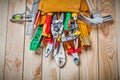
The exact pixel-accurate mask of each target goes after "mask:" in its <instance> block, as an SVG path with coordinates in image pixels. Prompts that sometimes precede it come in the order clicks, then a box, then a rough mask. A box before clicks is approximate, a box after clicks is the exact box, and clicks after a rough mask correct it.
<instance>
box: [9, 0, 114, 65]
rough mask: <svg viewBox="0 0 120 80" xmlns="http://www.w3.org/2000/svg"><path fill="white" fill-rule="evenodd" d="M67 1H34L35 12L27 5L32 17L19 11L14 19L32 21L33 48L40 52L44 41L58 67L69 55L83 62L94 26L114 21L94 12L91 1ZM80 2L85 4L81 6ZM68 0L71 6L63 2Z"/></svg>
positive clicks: (110, 17)
mask: <svg viewBox="0 0 120 80" xmlns="http://www.w3.org/2000/svg"><path fill="white" fill-rule="evenodd" d="M49 1H51V2H49ZM64 1H65V2H64ZM64 1H62V0H61V3H60V4H58V5H56V4H57V3H59V0H58V1H57V0H56V1H55V0H47V1H45V0H34V3H33V7H32V11H30V9H29V8H28V7H27V10H28V11H29V12H30V14H29V16H24V15H25V13H22V14H15V15H13V16H12V19H11V21H12V22H21V21H22V22H29V23H28V28H27V34H29V35H30V34H32V33H34V34H33V38H32V40H31V43H30V50H33V51H36V50H37V49H38V48H39V47H40V46H41V45H42V44H41V43H43V45H44V47H45V52H44V55H45V57H48V56H50V55H52V57H53V58H54V59H55V62H56V64H57V66H58V67H63V66H64V65H65V63H66V60H67V59H66V58H67V56H66V54H68V55H71V56H72V57H73V61H74V63H75V64H79V62H80V59H79V53H81V49H86V48H88V47H91V42H90V31H91V29H92V27H91V26H93V25H98V24H102V23H105V22H110V21H112V16H111V15H108V16H105V17H102V16H101V15H100V14H99V12H98V11H96V12H92V7H93V6H91V3H92V2H91V1H89V0H73V1H74V2H70V1H69V0H64ZM79 1H80V2H81V3H82V4H81V5H80V6H79ZM62 2H63V3H62ZM47 3H50V5H48V4H47ZM65 3H66V4H69V5H71V6H69V5H63V4H65ZM72 3H75V4H72ZM51 5H52V7H51ZM73 5H74V6H73ZM75 5H76V6H75ZM77 5H78V6H77ZM92 5H93V4H92ZM72 7H74V8H72ZM79 9H80V11H79ZM90 14H91V15H92V16H93V17H92V18H90ZM24 17H25V18H24ZM33 31H35V32H33Z"/></svg>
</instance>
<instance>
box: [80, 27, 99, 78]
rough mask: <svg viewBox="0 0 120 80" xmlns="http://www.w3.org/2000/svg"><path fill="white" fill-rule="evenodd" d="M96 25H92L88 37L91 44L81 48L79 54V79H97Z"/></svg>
mask: <svg viewBox="0 0 120 80" xmlns="http://www.w3.org/2000/svg"><path fill="white" fill-rule="evenodd" d="M97 35H98V33H97V27H93V29H92V31H91V33H90V38H91V43H92V46H91V48H88V49H87V50H82V53H81V55H80V61H81V63H80V80H98V44H97V43H98V37H97Z"/></svg>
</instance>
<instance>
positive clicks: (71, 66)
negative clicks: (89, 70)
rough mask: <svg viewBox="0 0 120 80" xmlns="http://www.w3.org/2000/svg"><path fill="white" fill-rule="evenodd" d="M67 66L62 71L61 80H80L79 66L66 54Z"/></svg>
mask: <svg viewBox="0 0 120 80" xmlns="http://www.w3.org/2000/svg"><path fill="white" fill-rule="evenodd" d="M66 58H67V59H66V60H67V61H66V64H65V66H64V68H61V69H60V80H79V65H76V64H75V63H74V59H73V57H72V56H71V55H68V54H66Z"/></svg>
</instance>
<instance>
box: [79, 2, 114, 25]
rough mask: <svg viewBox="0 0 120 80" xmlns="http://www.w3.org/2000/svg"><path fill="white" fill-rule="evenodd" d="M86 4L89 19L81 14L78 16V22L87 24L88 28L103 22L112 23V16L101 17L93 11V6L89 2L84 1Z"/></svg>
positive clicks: (95, 10)
mask: <svg viewBox="0 0 120 80" xmlns="http://www.w3.org/2000/svg"><path fill="white" fill-rule="evenodd" d="M86 2H87V4H88V8H89V10H90V13H91V16H92V17H91V18H89V17H87V16H84V15H83V14H80V15H79V16H78V18H79V19H80V20H82V21H83V22H85V23H87V24H88V25H90V26H94V25H98V24H102V23H105V22H111V21H112V16H111V15H107V16H104V17H102V16H101V15H100V14H99V13H98V11H97V9H95V6H94V4H93V3H92V1H91V0H86ZM97 4H98V3H97V1H96V5H97ZM96 8H97V7H96Z"/></svg>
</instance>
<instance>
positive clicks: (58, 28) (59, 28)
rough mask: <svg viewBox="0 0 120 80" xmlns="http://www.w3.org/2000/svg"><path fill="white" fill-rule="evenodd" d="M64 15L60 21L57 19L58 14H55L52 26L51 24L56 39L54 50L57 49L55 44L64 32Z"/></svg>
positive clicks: (62, 14)
mask: <svg viewBox="0 0 120 80" xmlns="http://www.w3.org/2000/svg"><path fill="white" fill-rule="evenodd" d="M64 16H65V14H64V13H61V16H60V19H57V14H56V13H54V14H53V19H52V24H51V33H52V35H53V39H54V45H53V48H55V44H56V41H57V38H58V36H59V35H61V34H62V32H63V21H64Z"/></svg>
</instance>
